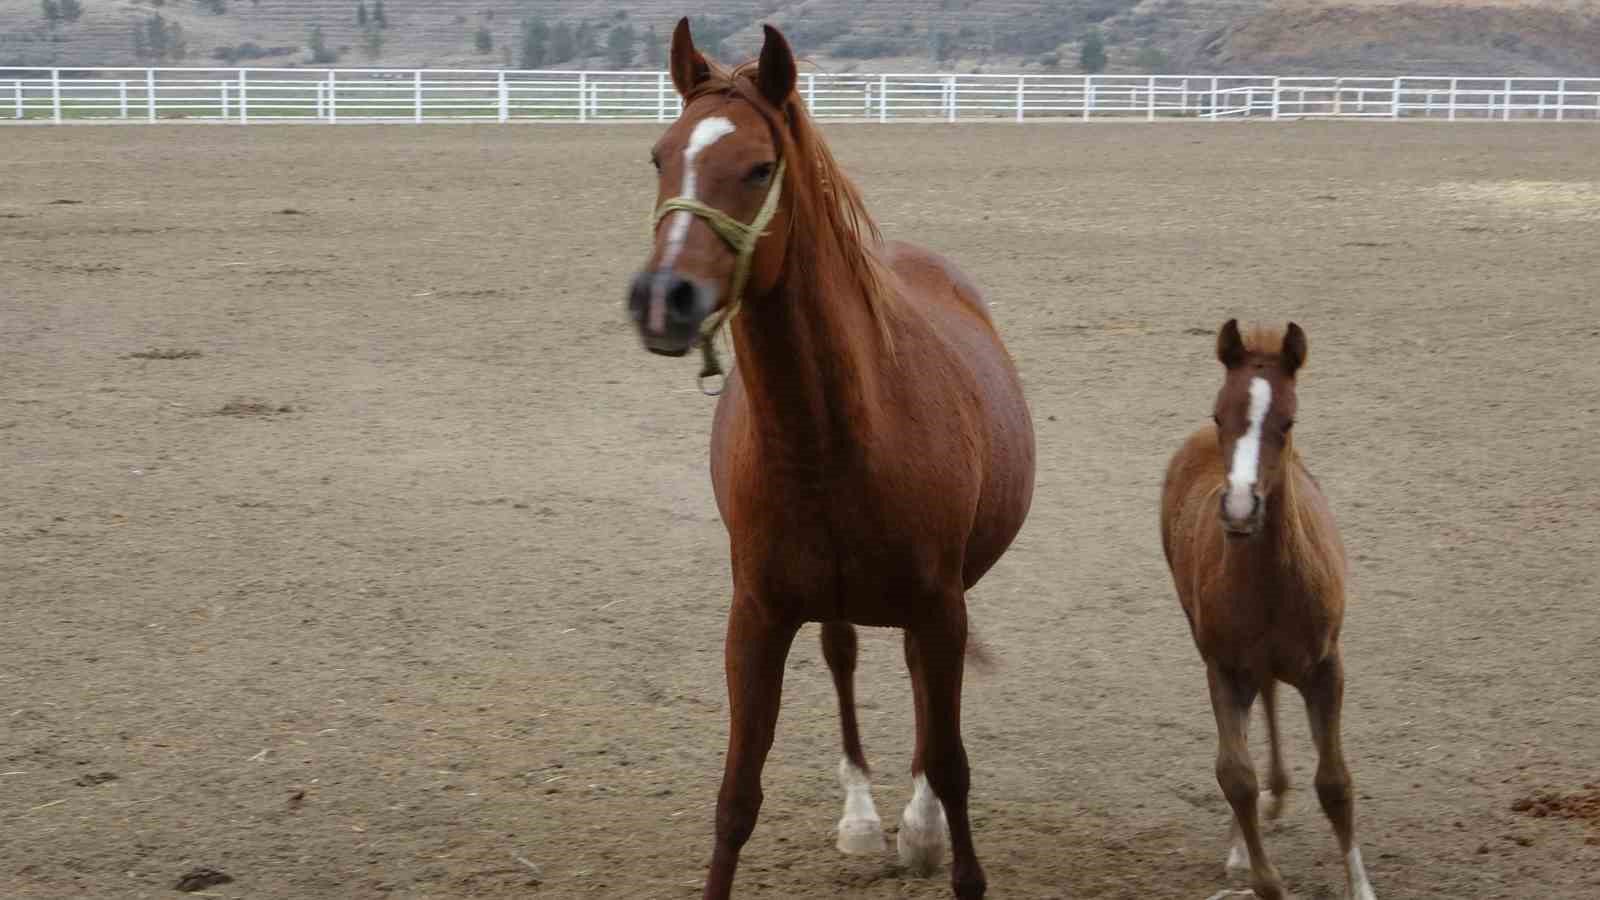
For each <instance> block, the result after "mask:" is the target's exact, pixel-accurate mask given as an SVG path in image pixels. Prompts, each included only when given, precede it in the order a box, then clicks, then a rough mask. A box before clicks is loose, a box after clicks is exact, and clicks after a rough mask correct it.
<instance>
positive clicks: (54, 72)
mask: <svg viewBox="0 0 1600 900" xmlns="http://www.w3.org/2000/svg"><path fill="white" fill-rule="evenodd" d="M50 110H51V116H52V118H53V119H54V120H55V123H56V124H57V125H60V124H61V70H60V69H51V70H50Z"/></svg>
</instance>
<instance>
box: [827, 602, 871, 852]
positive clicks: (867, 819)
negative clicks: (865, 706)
mask: <svg viewBox="0 0 1600 900" xmlns="http://www.w3.org/2000/svg"><path fill="white" fill-rule="evenodd" d="M822 657H823V659H826V660H827V661H828V671H829V672H831V673H833V687H834V689H835V690H836V691H837V692H838V694H839V729H840V731H841V732H842V733H843V735H844V757H843V758H842V759H840V760H839V783H840V784H841V785H843V786H844V815H843V816H841V817H840V818H839V841H838V847H839V850H840V851H841V852H843V853H857V854H871V853H882V852H883V849H884V846H885V844H884V840H883V822H882V820H880V819H879V818H878V809H877V807H875V806H874V805H873V803H872V780H871V778H870V777H869V776H868V774H867V755H866V753H864V752H863V751H862V749H861V730H860V728H859V727H858V726H857V724H856V684H855V675H856V629H855V627H854V626H852V625H851V624H850V623H848V622H827V623H824V624H823V626H822Z"/></svg>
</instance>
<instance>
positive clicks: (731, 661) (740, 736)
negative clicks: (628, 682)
mask: <svg viewBox="0 0 1600 900" xmlns="http://www.w3.org/2000/svg"><path fill="white" fill-rule="evenodd" d="M797 630H799V625H798V623H796V622H792V621H789V620H787V619H784V618H782V617H779V616H775V615H773V614H772V612H771V611H770V610H767V609H765V608H763V607H762V606H761V604H760V603H759V602H758V601H757V600H755V599H754V598H752V597H750V596H749V595H745V594H740V595H739V596H737V597H736V598H735V599H734V601H733V610H732V612H731V613H730V614H729V616H728V637H727V643H726V646H725V647H724V650H723V653H724V659H725V664H726V667H727V677H728V712H729V717H730V722H729V728H728V756H727V760H726V762H725V764H724V767H723V770H722V790H721V792H720V793H718V795H717V840H716V846H715V848H714V849H713V850H712V853H711V871H710V873H709V874H708V875H707V877H706V889H705V894H704V896H705V898H706V900H723V898H726V897H728V896H729V894H730V893H731V892H732V891H733V872H734V869H735V868H737V867H738V865H739V851H740V849H742V848H743V847H744V844H745V841H748V840H749V839H750V833H751V832H752V831H754V830H755V827H756V816H757V815H758V814H759V813H760V812H761V767H762V766H763V765H764V764H765V763H766V761H767V751H768V750H770V749H772V734H773V731H774V729H776V728H777V725H778V704H779V701H780V699H781V696H782V693H783V663H784V660H785V659H786V658H787V657H788V655H789V645H790V644H791V643H793V641H794V635H795V632H796V631H797Z"/></svg>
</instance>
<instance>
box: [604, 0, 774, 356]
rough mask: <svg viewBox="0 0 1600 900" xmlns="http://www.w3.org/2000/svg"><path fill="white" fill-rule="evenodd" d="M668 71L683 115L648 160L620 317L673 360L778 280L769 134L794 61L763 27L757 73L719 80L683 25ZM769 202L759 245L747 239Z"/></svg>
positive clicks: (746, 69) (745, 71) (744, 71)
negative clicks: (656, 213)
mask: <svg viewBox="0 0 1600 900" xmlns="http://www.w3.org/2000/svg"><path fill="white" fill-rule="evenodd" d="M670 66H671V71H672V83H673V85H675V86H676V87H677V89H678V93H679V94H682V95H683V100H684V110H683V115H681V116H680V117H679V118H678V120H677V122H675V123H674V124H673V125H672V127H670V128H668V129H667V132H666V134H664V135H662V137H661V139H660V140H659V141H657V142H656V145H655V147H654V149H653V150H652V151H651V154H650V159H651V162H652V163H654V165H655V167H656V172H657V173H658V177H659V186H658V188H657V198H656V204H657V209H660V210H662V213H661V214H660V217H659V219H658V220H657V222H656V229H655V241H654V245H653V247H652V249H651V251H650V256H649V258H648V259H647V260H646V261H645V265H644V268H643V269H642V270H641V271H640V272H639V274H638V275H637V276H635V277H634V280H633V285H632V288H631V290H630V291H629V295H628V311H629V313H630V315H631V316H632V318H633V321H634V324H635V325H637V326H638V329H639V335H640V337H641V338H642V339H643V341H644V345H645V347H646V348H647V349H649V350H650V351H652V352H655V353H661V354H664V355H667V356H682V355H683V354H685V353H687V352H688V351H689V350H690V349H691V348H692V347H694V345H695V344H696V342H697V341H699V340H700V339H701V337H702V335H701V332H702V327H703V326H705V325H706V323H707V322H708V321H709V322H711V323H712V324H713V325H714V324H717V323H719V321H720V318H721V317H722V316H723V315H725V314H726V313H727V312H730V311H731V310H732V308H733V305H734V304H737V303H738V301H739V297H737V296H735V294H736V293H751V294H759V293H763V292H766V291H770V290H771V288H772V286H773V285H774V284H775V283H776V281H777V279H778V277H779V273H780V272H781V271H782V269H783V256H784V240H783V235H784V233H785V232H786V230H787V228H788V223H789V219H788V215H789V213H788V210H787V206H788V205H789V204H788V199H789V198H785V197H781V196H779V192H781V191H783V185H782V184H781V183H779V179H781V177H782V171H783V169H782V166H781V165H780V163H781V162H783V160H782V156H783V152H782V150H783V138H782V135H781V133H780V132H779V129H780V128H781V127H782V123H783V118H784V110H785V109H786V106H787V105H788V103H789V101H790V100H791V98H792V97H793V95H794V85H795V61H794V54H793V52H792V51H791V50H790V49H789V44H788V42H786V41H785V40H784V39H783V36H782V35H780V34H779V33H778V32H777V30H775V29H773V28H771V27H770V26H769V27H767V29H766V43H765V44H764V45H763V46H762V48H761V57H760V62H759V63H758V64H757V65H756V66H754V67H751V66H743V67H740V68H739V69H736V70H734V71H732V72H731V73H730V72H724V71H722V70H721V69H718V68H714V67H713V66H712V64H711V63H709V62H707V60H706V58H705V57H704V56H703V55H701V53H700V51H699V50H696V49H695V46H694V40H693V38H692V37H691V36H690V34H689V23H688V20H687V19H684V20H682V21H679V22H678V27H677V30H676V31H675V32H673V35H672V54H671V63H670ZM780 201H782V202H780ZM769 203H770V204H775V208H773V210H772V212H771V213H770V215H771V219H770V221H769V222H767V223H766V227H765V228H764V229H761V230H762V231H763V232H764V233H765V235H767V236H765V237H763V236H762V235H761V234H753V233H750V229H749V226H750V225H751V224H752V223H755V224H760V223H759V221H758V220H759V219H760V218H761V217H762V213H763V209H764V208H765V207H767V206H768V205H769ZM663 204H665V207H664V208H663ZM719 214H720V215H719ZM741 229H742V230H741ZM713 315H715V316H716V318H712V317H713Z"/></svg>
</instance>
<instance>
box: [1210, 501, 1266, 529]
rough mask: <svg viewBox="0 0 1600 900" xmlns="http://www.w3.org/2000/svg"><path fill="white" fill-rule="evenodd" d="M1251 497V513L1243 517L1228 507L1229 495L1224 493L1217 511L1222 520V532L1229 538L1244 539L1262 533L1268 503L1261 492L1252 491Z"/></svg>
mask: <svg viewBox="0 0 1600 900" xmlns="http://www.w3.org/2000/svg"><path fill="white" fill-rule="evenodd" d="M1250 499H1251V504H1250V514H1249V515H1248V516H1245V517H1244V518H1242V519H1241V518H1238V517H1236V516H1234V515H1233V513H1232V512H1231V511H1230V510H1229V509H1228V498H1227V495H1226V494H1224V495H1223V497H1222V504H1221V508H1220V509H1219V510H1218V511H1217V512H1218V514H1219V515H1218V517H1219V518H1220V519H1221V520H1222V533H1223V534H1224V535H1226V536H1227V537H1228V538H1230V539H1234V540H1242V539H1245V538H1251V537H1255V536H1256V535H1257V534H1260V533H1261V526H1262V524H1263V523H1264V522H1265V521H1266V518H1267V503H1266V501H1265V500H1264V499H1262V497H1261V495H1260V494H1255V493H1252V494H1251V495H1250Z"/></svg>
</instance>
